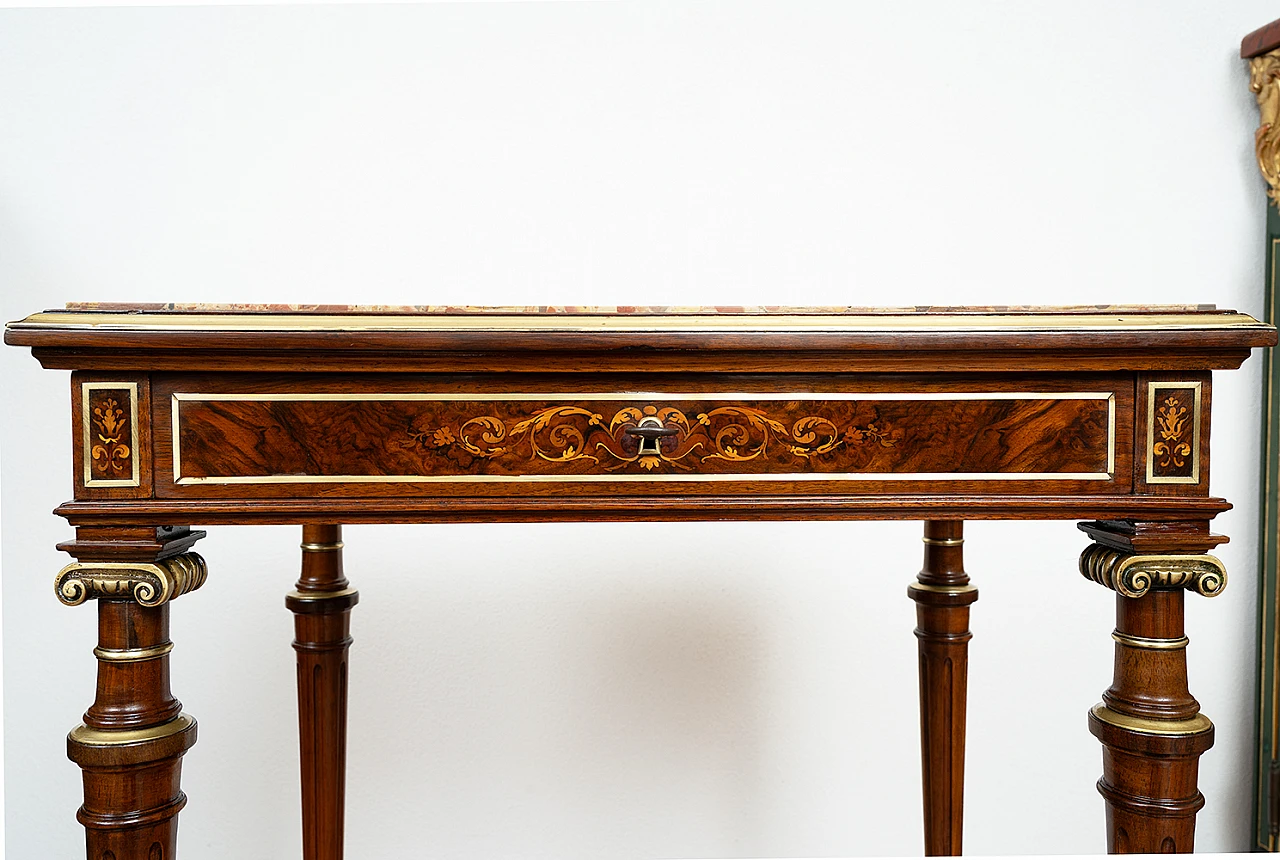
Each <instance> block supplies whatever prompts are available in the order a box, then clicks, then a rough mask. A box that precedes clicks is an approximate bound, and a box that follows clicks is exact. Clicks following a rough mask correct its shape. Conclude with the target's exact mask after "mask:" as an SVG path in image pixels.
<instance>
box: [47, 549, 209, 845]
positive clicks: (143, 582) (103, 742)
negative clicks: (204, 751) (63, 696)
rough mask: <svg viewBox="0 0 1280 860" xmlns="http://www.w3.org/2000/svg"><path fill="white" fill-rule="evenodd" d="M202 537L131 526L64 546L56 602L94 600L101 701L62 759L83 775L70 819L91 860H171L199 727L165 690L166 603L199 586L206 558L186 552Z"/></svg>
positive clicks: (168, 646)
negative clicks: (187, 758) (186, 757)
mask: <svg viewBox="0 0 1280 860" xmlns="http://www.w3.org/2000/svg"><path fill="white" fill-rule="evenodd" d="M148 532H149V534H148ZM158 534H160V535H162V536H161V537H159V538H157V535H158ZM203 534H204V533H203V532H190V531H187V530H185V529H184V530H175V529H160V530H157V529H149V530H144V529H136V530H130V533H128V534H123V533H122V534H120V535H111V536H107V535H103V534H95V535H93V537H92V540H84V539H83V537H84V536H83V535H81V538H82V539H81V540H77V541H74V542H72V543H69V544H64V545H63V548H64V549H66V550H68V551H69V552H71V553H73V554H75V555H76V556H77V558H78V561H76V562H75V563H73V564H70V565H67V567H65V568H63V569H62V571H61V572H60V573H59V574H58V578H57V581H56V584H55V587H56V590H57V594H58V598H59V599H60V600H61V601H62V602H63V603H66V604H68V605H73V606H74V605H77V604H80V603H83V602H85V601H86V600H90V599H97V600H98V647H97V648H95V649H93V653H94V655H95V656H96V657H97V658H98V684H97V696H96V698H95V700H94V703H93V705H92V706H91V707H90V708H89V710H88V711H87V712H86V713H85V715H84V722H83V723H82V724H81V725H80V726H77V727H76V728H75V729H73V730H72V732H71V734H70V735H68V737H67V755H68V756H69V757H70V758H71V760H72V761H74V762H75V763H76V764H78V765H80V768H81V770H82V771H83V775H84V805H83V806H82V807H80V811H79V813H78V814H77V816H76V817H77V818H78V819H79V820H80V823H81V824H83V825H84V827H85V846H86V849H87V856H88V857H89V860H173V858H174V857H175V856H176V852H177V838H178V812H179V811H180V810H181V809H182V808H183V806H185V805H186V802H187V798H186V795H185V794H183V793H182V790H181V788H180V782H181V775H182V756H183V754H184V753H185V752H186V751H187V750H188V749H190V747H191V746H192V745H193V744H194V743H195V741H196V721H195V720H194V719H192V718H191V717H189V716H187V715H186V714H184V713H182V703H181V702H179V701H178V700H177V699H175V698H174V697H173V693H172V692H171V691H170V688H169V652H170V651H171V650H172V649H173V643H172V642H170V641H169V601H170V600H171V599H173V598H174V597H177V596H178V595H180V594H184V593H186V592H188V591H192V590H194V589H196V588H198V587H199V586H200V585H201V583H203V582H204V579H205V565H204V561H203V559H201V558H200V556H198V555H196V554H195V553H184V552H182V550H183V549H185V548H186V547H188V546H190V545H191V544H192V543H194V542H195V540H196V539H197V538H199V537H201V536H202V535H203ZM162 556H163V557H162ZM131 559H132V560H131Z"/></svg>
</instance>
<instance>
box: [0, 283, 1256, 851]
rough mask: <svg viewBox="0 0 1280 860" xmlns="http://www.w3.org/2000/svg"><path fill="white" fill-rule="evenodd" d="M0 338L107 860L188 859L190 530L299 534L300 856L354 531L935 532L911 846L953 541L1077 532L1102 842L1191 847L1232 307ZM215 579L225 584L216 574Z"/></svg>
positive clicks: (1247, 323) (158, 329)
mask: <svg viewBox="0 0 1280 860" xmlns="http://www.w3.org/2000/svg"><path fill="white" fill-rule="evenodd" d="M5 340H6V342H7V343H10V344H15V345H21V346H29V347H31V348H32V351H33V353H34V354H35V356H36V357H37V358H38V359H39V360H40V361H41V362H42V363H43V364H44V365H45V366H46V367H53V368H62V369H69V370H72V371H73V373H72V381H71V417H72V425H73V431H74V436H73V439H74V444H73V446H72V467H73V474H74V477H75V498H74V499H73V500H72V501H69V502H67V503H65V504H64V505H62V506H61V507H60V508H59V509H58V511H57V513H59V514H61V515H62V516H64V517H66V518H67V520H68V521H69V522H70V523H71V524H72V525H73V526H74V527H75V530H76V535H75V539H74V540H71V541H69V542H67V543H64V544H61V545H60V548H62V549H64V550H66V551H67V552H68V553H70V554H71V555H72V556H73V557H74V559H75V560H74V562H73V563H72V564H70V565H68V566H67V567H66V568H64V569H63V570H62V571H61V572H60V573H59V574H58V576H57V580H56V583H55V588H56V593H57V596H58V597H59V599H61V600H62V601H63V602H64V603H67V604H71V605H76V604H79V603H83V602H85V601H87V600H91V599H92V600H96V601H97V604H98V617H99V637H100V641H99V646H98V648H96V649H95V652H94V653H95V655H96V656H97V659H98V684H97V695H96V698H95V701H94V704H93V705H92V706H91V707H90V708H89V710H88V711H87V712H86V713H85V715H84V720H83V723H82V724H81V725H80V726H78V727H77V728H75V729H74V730H73V731H72V732H71V734H70V736H69V737H68V752H69V755H70V757H71V758H72V759H73V760H74V761H76V762H77V763H78V764H80V766H81V768H82V769H83V773H84V782H85V802H84V805H83V806H82V807H81V809H80V812H79V815H78V817H79V820H80V822H81V823H82V824H83V825H84V827H85V830H86V838H87V849H88V856H89V857H90V858H91V860H126V858H145V860H169V858H172V857H174V856H175V852H176V849H177V818H178V813H179V811H180V810H181V809H182V807H183V805H184V804H185V802H186V798H185V795H183V793H182V791H181V789H180V770H181V761H182V756H183V754H184V752H185V751H186V750H187V749H189V748H190V746H191V745H192V744H193V743H194V742H195V736H196V723H195V720H194V719H193V718H192V717H190V716H189V715H186V714H184V713H182V709H181V705H180V703H179V702H178V701H177V699H175V698H174V696H173V694H172V692H171V691H170V687H169V651H170V649H171V648H172V643H171V642H170V639H169V614H168V609H169V602H170V601H171V600H173V599H175V598H177V597H178V596H180V595H182V594H185V593H188V592H191V591H194V590H195V589H197V588H198V587H199V586H200V584H201V583H203V582H204V580H205V577H206V576H207V567H206V564H205V561H204V559H202V558H201V557H200V556H199V555H198V554H197V553H195V552H193V551H192V549H191V548H192V546H193V544H194V543H195V542H196V541H197V540H198V539H199V538H200V537H202V536H203V535H204V532H201V531H195V530H192V529H191V527H190V526H191V525H192V524H198V525H220V524H253V523H299V524H302V525H303V542H302V573H301V575H300V578H299V581H298V583H297V586H296V588H295V590H294V591H293V592H291V593H290V594H289V595H288V596H287V598H286V603H287V606H288V608H289V609H290V610H292V611H293V613H294V615H295V620H296V639H295V641H294V647H295V649H296V650H297V652H298V664H299V673H298V683H299V727H300V733H301V741H302V746H301V761H302V779H303V824H304V839H303V842H304V855H305V856H306V857H307V858H308V860H336V858H340V857H341V856H342V818H343V791H344V788H343V783H344V772H345V745H346V689H347V687H346V685H347V665H346V655H347V649H348V646H349V644H350V642H351V639H350V636H349V629H350V627H349V625H350V614H351V610H352V607H353V606H354V605H355V604H356V602H357V600H358V595H357V593H356V592H355V590H354V589H353V588H352V587H351V585H350V583H349V582H348V581H347V579H346V576H345V574H344V572H343V569H342V551H341V547H342V542H341V524H342V523H353V522H360V523H363V522H384V523H385V522H393V523H394V522H405V523H412V522H499V521H566V520H567V521H588V520H596V521H599V520H612V521H621V520H647V521H655V520H657V521H670V520H698V519H706V520H712V519H714V520H729V519H751V520H784V519H802V520H810V519H840V520H862V519H867V520H870V519H921V520H924V521H925V533H924V565H923V569H922V570H921V571H920V573H919V575H918V576H917V578H916V581H915V582H914V584H912V586H911V587H910V589H909V596H910V597H911V598H912V599H913V600H914V601H915V602H916V604H917V613H918V626H917V629H916V635H917V637H918V638H919V649H920V694H921V702H920V704H921V749H922V769H923V777H924V796H923V803H924V822H925V848H926V852H927V853H929V854H958V853H960V849H961V832H962V829H961V828H962V802H963V775H964V724H965V683H966V682H965V678H966V665H967V642H968V640H969V630H968V618H969V612H970V606H971V604H972V603H973V602H974V601H975V600H976V599H977V590H976V588H975V587H974V585H973V584H972V583H971V582H970V581H969V577H968V575H967V574H966V573H965V571H964V566H963V558H962V549H963V521H964V520H965V519H986V518H1000V519H1075V520H1082V521H1084V522H1082V523H1081V528H1082V529H1083V530H1084V531H1085V532H1086V533H1087V535H1088V536H1089V538H1090V539H1091V542H1090V543H1089V544H1088V545H1087V546H1086V548H1085V550H1084V552H1083V554H1082V555H1081V559H1080V570H1081V573H1083V574H1084V576H1085V577H1086V578H1088V579H1091V580H1093V581H1095V582H1097V583H1099V584H1101V585H1104V586H1106V587H1108V588H1111V589H1112V590H1114V591H1116V593H1117V625H1116V632H1115V634H1114V639H1115V648H1116V663H1115V674H1114V678H1113V683H1112V685H1111V687H1110V688H1108V689H1107V691H1106V692H1105V693H1104V694H1103V700H1102V702H1101V703H1100V704H1098V705H1096V706H1095V707H1094V708H1093V709H1092V710H1091V711H1090V713H1089V725H1090V730H1091V731H1092V732H1093V734H1094V735H1095V736H1097V737H1098V738H1099V740H1100V741H1101V742H1102V744H1103V777H1102V779H1101V780H1100V781H1099V783H1098V789H1099V791H1100V792H1101V793H1102V795H1103V797H1104V798H1105V799H1106V806H1107V839H1108V848H1109V850H1111V851H1114V852H1161V851H1190V850H1191V848H1192V839H1193V833H1194V824H1195V814H1196V811H1197V810H1198V809H1199V808H1200V807H1201V806H1202V805H1203V803H1204V798H1203V797H1202V795H1201V794H1200V792H1199V791H1198V790H1197V788H1196V770H1197V763H1198V759H1199V756H1200V754H1201V753H1202V752H1204V751H1205V750H1206V749H1208V748H1209V747H1210V746H1211V745H1212V742H1213V726H1212V724H1211V723H1210V722H1209V721H1208V719H1206V718H1205V717H1204V716H1203V715H1202V714H1201V713H1200V712H1199V705H1198V704H1197V703H1196V701H1195V699H1194V698H1193V697H1192V696H1191V694H1190V693H1189V691H1188V688H1187V677H1186V657H1185V654H1186V652H1185V647H1186V644H1187V639H1186V637H1185V633H1184V630H1183V599H1184V595H1185V592H1186V591H1188V590H1190V591H1195V592H1198V593H1199V594H1202V595H1205V596H1213V595H1215V594H1217V593H1219V592H1220V591H1221V590H1222V588H1223V587H1224V586H1225V584H1226V573H1225V571H1224V570H1223V568H1222V565H1221V563H1220V562H1219V561H1218V560H1217V559H1216V558H1215V557H1214V556H1212V555H1210V554H1209V553H1210V551H1211V550H1212V549H1213V547H1214V546H1216V545H1217V544H1219V543H1221V542H1223V541H1225V540H1226V538H1225V537H1222V536H1218V535H1214V534H1212V533H1211V532H1210V529H1209V521H1210V520H1211V519H1212V518H1213V517H1214V516H1215V515H1216V514H1218V513H1219V512H1221V511H1223V510H1226V509H1227V508H1228V507H1229V505H1228V504H1227V502H1226V501H1224V500H1222V499H1218V498H1214V497H1211V496H1210V495H1209V471H1210V469H1209V415H1210V407H1211V403H1212V380H1211V376H1210V371H1212V370H1214V369H1225V368H1234V367H1238V366H1239V364H1240V362H1241V361H1243V360H1244V358H1246V357H1247V355H1248V354H1249V350H1250V349H1251V348H1253V347H1256V346H1269V345H1272V344H1274V343H1275V330H1274V329H1273V328H1271V327H1270V326H1266V325H1263V324H1261V323H1258V322H1257V321H1256V320H1253V319H1252V318H1250V317H1248V316H1245V315H1243V314H1236V313H1234V312H1231V311H1217V310H1215V309H1213V308H1212V307H1211V306H1191V307H1178V308H1063V309H1055V308H1027V309H1006V310H999V309H982V310H969V309H917V310H911V311H892V310H854V309H736V312H720V311H716V310H714V309H712V310H705V309H700V310H678V309H636V308H631V309H608V310H604V309H546V308H543V309H516V310H500V309H465V310H463V309H436V308H401V309H390V310H388V309H379V310H373V309H359V308H343V309H333V308H319V307H311V308H301V309H299V308H293V309H283V308H262V307H256V308H244V307H240V308H232V307H217V308H207V307H195V306H193V307H185V308H184V307H181V306H134V307H118V306H83V307H76V308H69V309H68V310H67V311H54V312H46V313H44V314H36V315H33V316H32V317H29V318H27V319H26V320H23V321H20V322H17V323H11V324H10V325H9V327H8V328H7V330H6V335H5ZM215 574H216V567H215Z"/></svg>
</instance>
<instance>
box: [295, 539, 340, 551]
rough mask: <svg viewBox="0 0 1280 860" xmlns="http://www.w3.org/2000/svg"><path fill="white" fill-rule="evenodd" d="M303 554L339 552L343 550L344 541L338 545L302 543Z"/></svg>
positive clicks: (300, 545)
mask: <svg viewBox="0 0 1280 860" xmlns="http://www.w3.org/2000/svg"><path fill="white" fill-rule="evenodd" d="M298 546H299V547H301V548H302V551H303V552H337V551H338V550H340V549H342V547H343V543H342V541H338V542H337V543H300V544H298Z"/></svg>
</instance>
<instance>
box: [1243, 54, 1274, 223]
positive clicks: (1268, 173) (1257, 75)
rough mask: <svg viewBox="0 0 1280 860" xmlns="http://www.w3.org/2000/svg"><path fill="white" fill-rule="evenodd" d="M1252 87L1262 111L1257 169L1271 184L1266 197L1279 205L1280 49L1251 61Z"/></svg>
mask: <svg viewBox="0 0 1280 860" xmlns="http://www.w3.org/2000/svg"><path fill="white" fill-rule="evenodd" d="M1249 89H1250V91H1252V92H1253V93H1254V95H1256V96H1257V98H1258V110H1259V111H1260V112H1261V114H1262V117H1261V121H1260V122H1259V124H1258V130H1257V131H1256V132H1254V138H1253V149H1254V152H1255V153H1256V154H1257V156H1258V169H1259V170H1261V171H1262V178H1263V179H1265V180H1267V185H1269V186H1270V187H1269V188H1268V189H1267V196H1268V197H1270V198H1271V200H1272V201H1273V202H1275V203H1276V204H1277V205H1280V51H1272V52H1271V53H1269V54H1263V55H1262V56H1261V57H1254V58H1253V59H1251V60H1249Z"/></svg>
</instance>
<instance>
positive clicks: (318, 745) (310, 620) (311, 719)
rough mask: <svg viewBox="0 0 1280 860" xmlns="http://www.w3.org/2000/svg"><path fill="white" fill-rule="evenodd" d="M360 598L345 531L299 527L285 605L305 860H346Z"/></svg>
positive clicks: (323, 526)
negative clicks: (350, 712)
mask: <svg viewBox="0 0 1280 860" xmlns="http://www.w3.org/2000/svg"><path fill="white" fill-rule="evenodd" d="M358 600H359V595H358V594H357V593H356V592H355V590H354V589H352V588H350V587H349V586H348V583H347V578H346V576H344V575H343V572H342V526H339V525H317V526H303V527H302V575H301V576H300V577H299V579H298V584H297V587H296V590H295V591H293V592H291V593H290V594H289V595H288V596H287V597H286V598H285V605H286V606H287V607H288V608H289V609H290V610H292V612H293V614H294V631H295V638H294V642H293V647H294V650H296V651H297V652H298V734H299V741H300V748H301V758H302V854H303V857H304V859H305V860H342V840H343V819H344V804H345V794H346V773H347V651H348V649H349V647H350V645H351V636H350V633H351V607H353V606H355V605H356V602H357V601H358Z"/></svg>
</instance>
